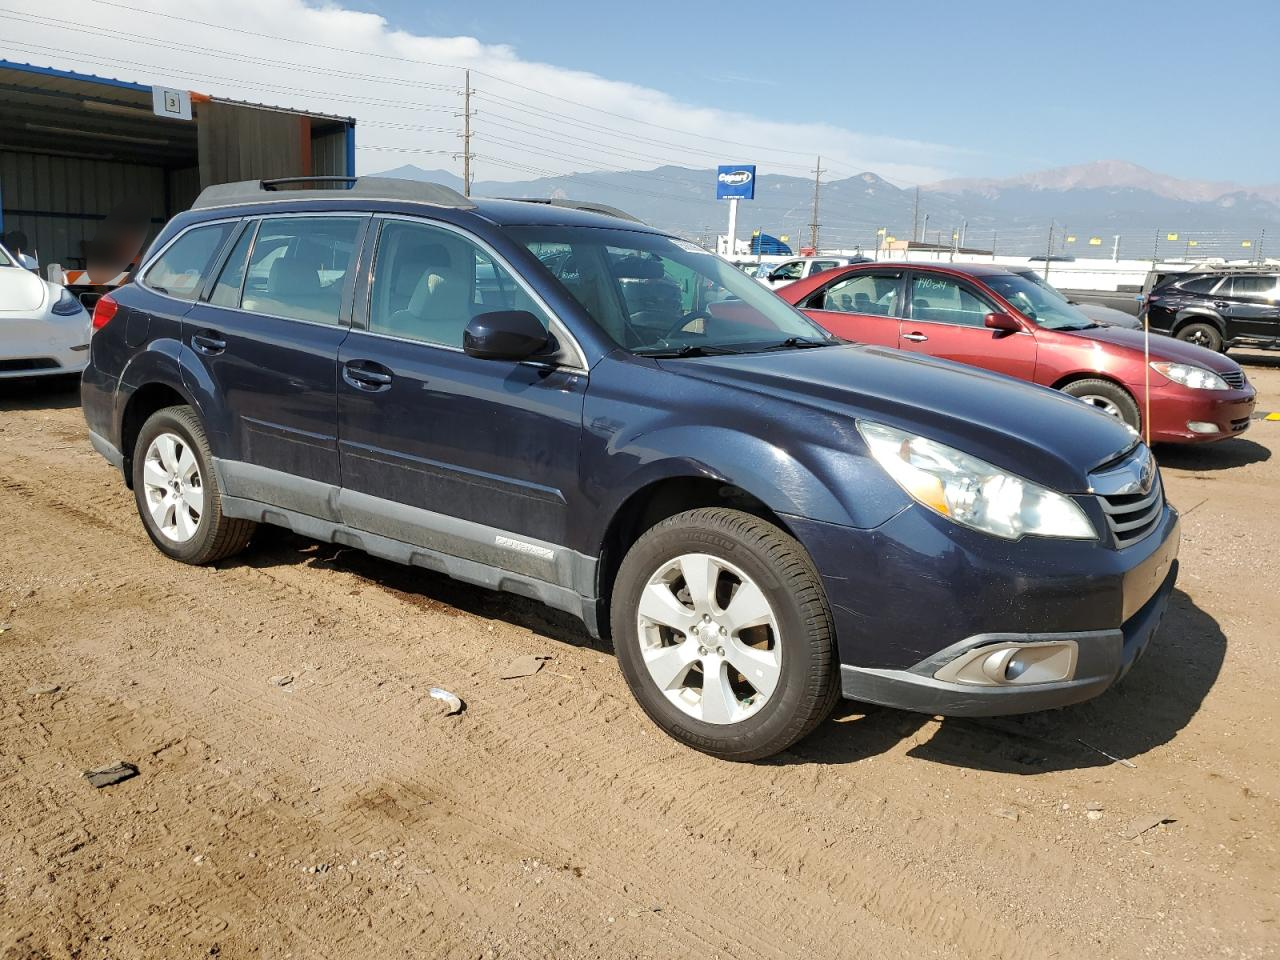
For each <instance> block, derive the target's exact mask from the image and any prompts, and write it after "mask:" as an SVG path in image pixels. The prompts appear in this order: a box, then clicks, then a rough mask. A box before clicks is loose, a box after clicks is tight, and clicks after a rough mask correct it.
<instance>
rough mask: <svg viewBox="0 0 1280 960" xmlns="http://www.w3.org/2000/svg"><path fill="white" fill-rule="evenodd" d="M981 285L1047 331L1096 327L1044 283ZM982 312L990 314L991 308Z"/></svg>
mask: <svg viewBox="0 0 1280 960" xmlns="http://www.w3.org/2000/svg"><path fill="white" fill-rule="evenodd" d="M982 281H983V283H985V284H986V285H987V286H988V287H990V288H991V289H992V290H994V291H995V292H996V293H998V294H1000V296H1002V297H1004V298H1005V299H1006V300H1008V301H1009V303H1011V304H1012V305H1013V307H1014V309H1016V310H1017V311H1018V312H1019V313H1021V314H1022V315H1023V316H1024V317H1026V318H1027V319H1028V320H1031V321H1032V322H1033V323H1036V324H1037V325H1039V326H1041V327H1045V328H1046V329H1049V330H1085V329H1088V328H1089V327H1096V326H1097V324H1096V323H1094V322H1093V321H1092V320H1090V319H1089V318H1088V317H1086V316H1085V315H1084V314H1083V313H1081V312H1080V311H1079V310H1077V309H1076V308H1075V307H1073V306H1072V305H1071V304H1069V303H1068V302H1067V300H1066V298H1065V297H1064V296H1063V295H1062V294H1061V293H1059V292H1058V291H1057V290H1056V289H1055V288H1054V287H1051V286H1049V285H1048V284H1046V283H1033V282H1032V281H1030V280H1028V279H1027V278H1026V277H1022V276H1018V275H1017V274H1012V273H999V274H992V275H990V276H985V277H983V278H982ZM926 297H927V295H926ZM985 309H986V310H988V311H989V310H990V309H991V308H990V307H986V308H985ZM983 321H984V318H983V317H978V321H977V325H978V326H982V324H983Z"/></svg>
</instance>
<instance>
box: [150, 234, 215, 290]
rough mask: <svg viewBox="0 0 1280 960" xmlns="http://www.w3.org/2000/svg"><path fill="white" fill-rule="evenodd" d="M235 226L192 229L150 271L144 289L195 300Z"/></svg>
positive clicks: (156, 261)
mask: <svg viewBox="0 0 1280 960" xmlns="http://www.w3.org/2000/svg"><path fill="white" fill-rule="evenodd" d="M235 226H236V224H234V223H211V224H209V225H208V226H205V227H193V228H192V229H190V230H188V231H187V232H186V233H184V234H183V235H182V236H180V237H179V238H178V239H177V240H175V241H174V242H173V243H171V244H170V245H169V247H168V249H167V250H165V252H164V253H162V254H160V256H158V257H157V258H156V259H155V262H154V263H152V265H151V266H150V267H148V268H147V273H146V277H145V279H144V284H145V286H148V287H150V288H151V289H152V290H155V291H156V292H157V293H163V294H165V295H167V296H170V297H176V298H178V299H179V300H194V299H195V298H196V297H198V296H199V295H200V288H201V286H203V284H204V281H205V278H206V277H208V276H209V271H210V269H212V267H213V259H214V257H215V256H217V254H218V251H219V250H221V249H222V244H223V243H224V242H225V241H226V239H227V237H228V236H229V235H230V234H231V231H232V229H234V228H235Z"/></svg>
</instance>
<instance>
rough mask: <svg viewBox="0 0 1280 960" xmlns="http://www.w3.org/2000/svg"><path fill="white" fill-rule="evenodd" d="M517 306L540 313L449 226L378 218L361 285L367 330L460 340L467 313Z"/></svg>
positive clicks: (454, 343) (542, 316)
mask: <svg viewBox="0 0 1280 960" xmlns="http://www.w3.org/2000/svg"><path fill="white" fill-rule="evenodd" d="M495 310H525V311H527V312H529V313H532V314H533V315H534V316H535V317H537V318H538V319H539V320H540V321H542V325H543V326H544V327H545V326H549V319H548V317H547V315H546V313H545V312H544V311H543V310H542V308H541V307H539V306H538V304H537V303H536V302H534V300H533V298H531V297H530V296H529V295H528V293H526V292H525V290H524V288H523V287H522V286H520V284H518V283H517V282H516V281H515V278H514V277H512V275H511V274H510V273H509V272H508V271H507V270H506V268H505V267H503V266H502V265H501V264H499V263H496V262H495V261H494V259H493V258H492V257H491V256H490V255H489V254H488V253H487V252H485V250H483V249H482V248H481V247H480V246H478V245H477V244H475V243H473V242H472V241H471V240H468V239H467V238H466V237H463V236H460V235H458V234H457V233H455V232H454V231H452V230H446V229H444V228H443V227H436V226H432V225H430V224H425V223H413V222H410V221H407V220H406V221H401V220H389V221H387V222H386V223H384V224H383V226H382V232H381V234H380V235H379V238H378V252H377V256H376V258H375V261H374V267H373V286H372V288H371V290H370V292H369V330H370V331H371V332H373V333H384V334H388V335H390V336H397V337H406V338H408V339H411V340H421V341H423V342H425V343H433V344H439V345H441V346H446V347H461V346H462V334H463V332H464V331H465V330H466V329H467V324H468V323H470V322H471V318H472V317H474V316H476V315H477V314H481V313H489V312H492V311H495Z"/></svg>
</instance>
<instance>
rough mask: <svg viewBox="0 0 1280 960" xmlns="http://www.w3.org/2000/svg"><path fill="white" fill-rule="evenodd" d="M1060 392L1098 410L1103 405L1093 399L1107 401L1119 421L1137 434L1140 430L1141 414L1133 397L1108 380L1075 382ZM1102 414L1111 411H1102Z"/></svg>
mask: <svg viewBox="0 0 1280 960" xmlns="http://www.w3.org/2000/svg"><path fill="white" fill-rule="evenodd" d="M1062 392H1063V393H1065V394H1069V395H1070V396H1073V397H1076V398H1078V399H1081V400H1085V401H1086V402H1092V403H1094V405H1095V406H1096V407H1097V408H1098V409H1100V410H1102V409H1104V408H1103V405H1102V404H1101V403H1098V402H1097V401H1096V400H1095V399H1094V398H1098V399H1100V400H1104V401H1107V402H1108V403H1110V404H1111V406H1112V407H1113V408H1114V409H1115V411H1116V415H1118V416H1119V418H1120V419H1121V420H1123V421H1124V422H1125V423H1127V424H1128V425H1129V426H1131V427H1133V429H1135V430H1137V431H1139V432H1141V430H1142V412H1141V411H1140V410H1139V409H1138V401H1136V400H1134V399H1133V395H1132V394H1131V393H1129V391H1128V390H1126V389H1125V388H1124V387H1122V386H1119V385H1118V384H1114V383H1112V382H1111V381H1110V380H1077V381H1075V382H1074V383H1068V384H1067V385H1066V386H1065V387H1063V388H1062ZM1104 412H1106V413H1111V412H1112V411H1110V410H1104Z"/></svg>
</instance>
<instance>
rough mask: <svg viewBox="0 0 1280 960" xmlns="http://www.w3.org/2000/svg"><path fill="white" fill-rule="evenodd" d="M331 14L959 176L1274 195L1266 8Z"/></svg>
mask: <svg viewBox="0 0 1280 960" xmlns="http://www.w3.org/2000/svg"><path fill="white" fill-rule="evenodd" d="M343 5H344V6H347V7H351V8H354V9H360V10H367V11H369V12H376V13H379V14H381V15H382V16H384V17H386V18H387V19H388V20H389V21H390V24H391V25H392V26H393V27H399V28H402V29H406V30H409V31H412V32H414V33H418V34H424V35H434V36H448V35H468V36H474V37H476V38H478V39H480V40H481V41H483V42H485V43H489V44H510V45H512V46H513V47H515V49H516V52H517V53H518V54H519V56H520V57H521V59H523V60H536V61H543V62H546V63H550V64H555V65H557V66H561V67H567V68H576V69H582V70H588V71H592V72H594V73H598V74H600V75H601V76H603V77H606V78H609V79H612V80H622V81H630V82H633V83H639V84H643V85H645V86H649V87H653V88H656V89H658V90H661V91H663V92H665V93H668V94H670V95H671V96H673V97H676V98H679V99H680V100H682V101H685V102H690V103H694V104H700V105H705V106H709V107H714V108H718V109H730V110H734V109H736V110H742V111H745V112H751V113H755V114H758V115H764V116H768V117H774V118H778V119H786V120H789V121H795V122H810V121H812V122H822V121H826V122H831V123H836V124H838V125H840V126H845V127H848V128H850V129H853V130H856V131H859V132H861V133H866V134H872V135H879V136H886V137H896V138H911V139H919V140H924V141H929V142H932V143H942V144H950V145H952V146H956V147H960V148H964V149H966V150H972V151H975V155H974V156H973V157H972V158H971V159H970V160H969V161H967V162H965V163H964V164H963V166H965V167H968V168H969V169H962V170H957V171H956V172H959V173H965V174H968V175H995V176H1002V175H1007V174H1013V173H1020V172H1024V171H1026V170H1031V169H1038V168H1042V167H1047V166H1059V165H1065V164H1070V163H1080V162H1086V161H1090V160H1100V159H1108V158H1117V159H1125V160H1132V161H1134V162H1136V163H1140V164H1142V165H1143V166H1147V167H1150V168H1152V169H1154V170H1157V171H1161V172H1164V173H1170V174H1173V175H1175V176H1181V177H1190V178H1197V179H1215V180H1216V179H1222V180H1237V181H1240V182H1243V183H1247V184H1259V183H1272V182H1278V181H1280V165H1277V163H1276V159H1275V158H1276V156H1277V153H1278V151H1280V124H1277V123H1276V111H1275V109H1274V107H1273V106H1265V104H1267V103H1268V102H1269V101H1274V98H1275V95H1276V93H1277V91H1278V88H1280V83H1278V81H1280V56H1277V49H1276V48H1277V41H1278V40H1280V2H1275V0H1254V2H1219V3H1216V4H1206V3H1203V2H1200V3H1195V2H1184V0H1166V2H1159V3H1155V2H1145V3H1137V2H1123V0H1112V2H1109V3H1107V2H1096V0H1083V2H1082V0H1070V2H1066V3H1063V2H1057V3H1054V2H1048V3H1025V2H1020V3H1012V2H969V3H959V2H936V0H922V2H916V3H912V4H910V5H904V4H898V3H892V2H886V0H880V2H876V3H865V2H848V3H842V4H826V3H817V4H812V5H806V4H797V3H785V2H767V3H753V2H744V0H735V2H718V3H698V2H689V0H685V2H669V0H647V2H644V3H627V4H610V3H601V2H598V0H597V2H590V0H568V2H533V3H530V2H528V0H522V2H511V0H487V2H485V3H483V4H478V3H468V4H459V3H456V2H449V3H434V2H412V0H346V2H344V3H343ZM735 78H741V79H735ZM748 159H749V158H748Z"/></svg>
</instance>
